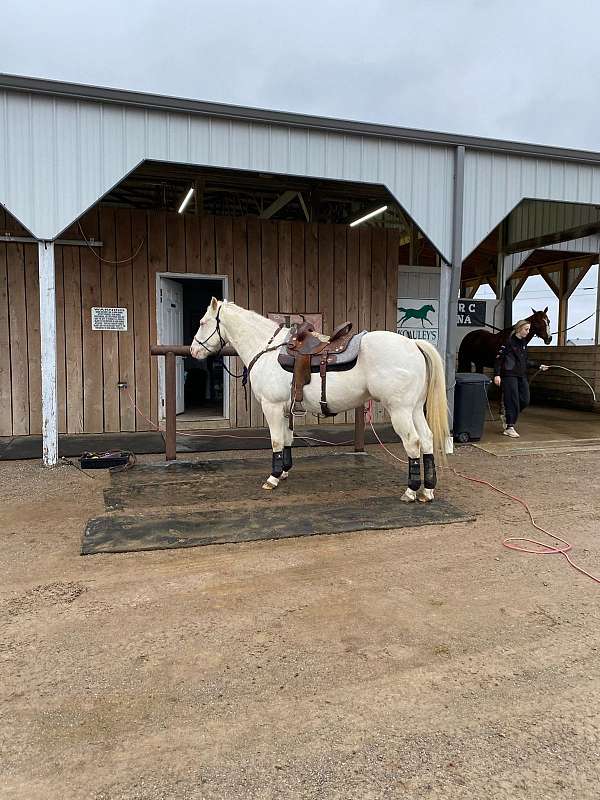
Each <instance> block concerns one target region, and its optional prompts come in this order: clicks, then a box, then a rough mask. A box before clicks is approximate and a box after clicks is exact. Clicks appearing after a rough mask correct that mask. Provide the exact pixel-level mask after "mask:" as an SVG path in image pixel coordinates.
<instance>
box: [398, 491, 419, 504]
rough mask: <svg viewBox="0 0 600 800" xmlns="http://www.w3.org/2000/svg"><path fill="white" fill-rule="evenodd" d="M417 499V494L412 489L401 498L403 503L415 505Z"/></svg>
mask: <svg viewBox="0 0 600 800" xmlns="http://www.w3.org/2000/svg"><path fill="white" fill-rule="evenodd" d="M416 499H417V493H416V492H415V491H413V490H412V489H407V490H406V491H405V492H404V494H403V495H402V497H401V498H400V502H401V503H414V502H415V500H416Z"/></svg>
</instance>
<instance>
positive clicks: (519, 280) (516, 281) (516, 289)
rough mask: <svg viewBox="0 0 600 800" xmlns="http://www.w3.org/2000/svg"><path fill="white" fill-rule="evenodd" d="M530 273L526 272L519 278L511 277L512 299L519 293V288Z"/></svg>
mask: <svg viewBox="0 0 600 800" xmlns="http://www.w3.org/2000/svg"><path fill="white" fill-rule="evenodd" d="M529 275H530V273H529V272H527V273H526V274H525V275H522V276H521V277H520V278H516V279H515V278H513V301H514V300H515V298H516V296H517V295H518V294H519V292H520V291H521V289H522V288H523V286H524V284H525V281H526V280H527V278H528V277H529Z"/></svg>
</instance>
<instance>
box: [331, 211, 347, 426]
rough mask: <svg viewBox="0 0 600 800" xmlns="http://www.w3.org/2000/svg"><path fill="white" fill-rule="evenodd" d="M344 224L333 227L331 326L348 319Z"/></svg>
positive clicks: (344, 415) (343, 419)
mask: <svg viewBox="0 0 600 800" xmlns="http://www.w3.org/2000/svg"><path fill="white" fill-rule="evenodd" d="M347 230H348V228H347V226H346V225H336V226H335V227H334V229H333V327H334V328H335V327H336V326H337V325H341V324H342V323H343V322H346V320H347V319H348V315H347V310H346V232H347ZM337 419H338V420H339V421H340V422H347V420H348V418H347V415H346V414H339V415H338V417H337Z"/></svg>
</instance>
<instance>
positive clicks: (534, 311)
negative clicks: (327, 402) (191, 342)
mask: <svg viewBox="0 0 600 800" xmlns="http://www.w3.org/2000/svg"><path fill="white" fill-rule="evenodd" d="M213 299H214V298H213ZM531 310H532V311H533V313H534V314H537V311H536V310H535V308H533V307H532V309H531Z"/></svg>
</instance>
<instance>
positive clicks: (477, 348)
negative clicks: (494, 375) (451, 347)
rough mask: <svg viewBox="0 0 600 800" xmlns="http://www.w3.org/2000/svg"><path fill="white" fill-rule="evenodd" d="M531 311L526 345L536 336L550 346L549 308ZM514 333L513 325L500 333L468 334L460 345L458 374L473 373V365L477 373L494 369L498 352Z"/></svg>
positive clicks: (481, 331)
mask: <svg viewBox="0 0 600 800" xmlns="http://www.w3.org/2000/svg"><path fill="white" fill-rule="evenodd" d="M531 310H532V311H533V314H531V316H529V317H527V321H528V322H529V323H531V330H530V331H529V333H528V334H527V338H526V339H525V342H526V344H529V342H530V341H531V340H532V339H533V337H534V336H539V338H540V339H543V340H544V344H550V342H551V341H552V334H551V333H550V320H549V319H548V306H546V308H545V309H544V310H543V311H535V310H534V309H533V308H532V309H531ZM512 331H513V328H512V325H511V327H510V328H504V330H502V331H499V332H498V333H491V332H490V331H484V330H477V331H471V333H468V334H467V335H466V336H465V338H464V339H463V340H462V342H461V343H460V348H459V350H458V372H471V365H472V364H475V372H483V368H484V367H493V366H494V361H495V360H496V355H497V354H498V350H499V349H500V347H501V346H502V345H503V344H504V342H506V341H508V339H509V338H510V335H511V333H512Z"/></svg>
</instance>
